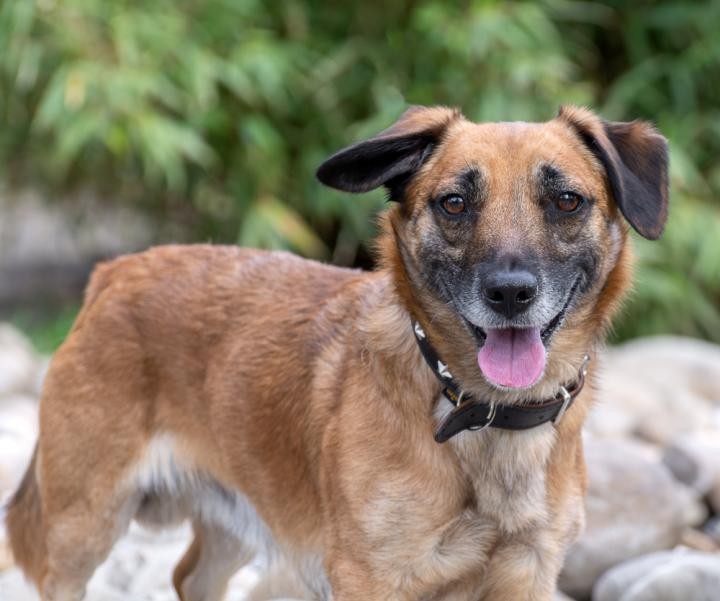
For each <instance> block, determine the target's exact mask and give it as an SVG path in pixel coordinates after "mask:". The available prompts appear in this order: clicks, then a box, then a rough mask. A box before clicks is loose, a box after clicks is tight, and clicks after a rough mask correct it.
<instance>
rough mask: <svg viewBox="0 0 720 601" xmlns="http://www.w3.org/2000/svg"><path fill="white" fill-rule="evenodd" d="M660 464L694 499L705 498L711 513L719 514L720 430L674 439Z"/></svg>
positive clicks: (700, 432) (705, 431) (704, 431)
mask: <svg viewBox="0 0 720 601" xmlns="http://www.w3.org/2000/svg"><path fill="white" fill-rule="evenodd" d="M663 463H665V465H667V467H668V468H669V469H670V471H671V472H672V473H673V475H674V476H675V477H676V478H677V479H678V480H680V481H681V482H683V483H684V484H687V485H688V486H690V487H691V488H693V489H694V490H695V491H696V493H697V494H698V495H701V496H702V495H708V496H709V500H710V503H711V505H712V506H713V509H714V510H715V512H720V429H712V430H702V431H698V432H694V433H692V434H685V435H681V436H679V437H677V438H676V439H675V440H674V441H673V443H672V444H671V445H670V446H669V447H668V448H667V449H665V452H664V454H663Z"/></svg>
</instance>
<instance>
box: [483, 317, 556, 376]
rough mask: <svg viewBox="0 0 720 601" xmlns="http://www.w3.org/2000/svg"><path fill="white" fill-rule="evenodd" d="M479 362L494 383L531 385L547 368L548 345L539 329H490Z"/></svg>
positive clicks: (484, 372)
mask: <svg viewBox="0 0 720 601" xmlns="http://www.w3.org/2000/svg"><path fill="white" fill-rule="evenodd" d="M478 365H479V366H480V369H481V370H482V372H483V374H485V377H486V378H487V379H488V380H490V381H491V382H492V383H493V384H497V385H499V386H506V387H508V388H528V387H530V386H532V385H533V384H535V382H537V381H538V379H539V378H540V376H541V375H542V372H543V369H545V347H544V346H543V343H542V340H541V338H540V329H539V328H527V329H522V330H521V329H515V328H508V329H502V330H490V329H488V330H487V338H486V339H485V344H484V345H483V347H482V348H481V349H480V351H479V352H478Z"/></svg>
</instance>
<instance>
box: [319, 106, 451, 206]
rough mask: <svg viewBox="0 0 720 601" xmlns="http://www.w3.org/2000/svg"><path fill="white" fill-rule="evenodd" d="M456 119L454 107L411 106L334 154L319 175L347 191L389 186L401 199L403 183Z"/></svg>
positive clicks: (392, 196) (334, 185)
mask: <svg viewBox="0 0 720 601" xmlns="http://www.w3.org/2000/svg"><path fill="white" fill-rule="evenodd" d="M456 119H460V113H459V112H458V111H457V110H455V109H449V108H446V107H431V108H428V107H420V106H416V107H412V108H410V109H408V110H407V111H405V113H404V114H403V115H402V117H400V119H399V120H398V121H397V122H396V123H395V124H394V125H392V126H391V127H390V128H388V129H386V130H385V131H383V132H381V133H379V134H378V135H377V136H375V137H373V138H370V139H369V140H365V141H364V142H358V143H357V144H353V145H352V146H349V147H348V148H345V149H344V150H341V151H340V152H338V153H336V154H334V155H333V156H331V157H330V158H329V159H327V160H326V161H325V162H324V163H323V164H322V165H320V167H319V168H318V170H317V178H318V179H319V180H320V181H321V182H322V183H323V184H325V185H326V186H330V187H332V188H337V189H338V190H343V191H345V192H367V191H369V190H373V189H375V188H378V187H380V186H387V187H388V189H389V190H390V197H391V199H392V200H399V199H400V196H401V194H402V189H403V187H404V184H406V183H407V181H408V180H409V178H410V177H411V176H412V174H413V173H415V171H417V170H418V169H419V168H420V166H421V165H422V164H423V163H424V162H425V161H426V160H427V158H428V157H429V156H430V154H431V152H432V150H433V148H434V147H435V146H436V145H437V144H438V143H439V142H440V140H441V138H442V136H443V134H444V133H445V130H446V129H447V127H448V125H450V123H452V122H453V121H455V120H456Z"/></svg>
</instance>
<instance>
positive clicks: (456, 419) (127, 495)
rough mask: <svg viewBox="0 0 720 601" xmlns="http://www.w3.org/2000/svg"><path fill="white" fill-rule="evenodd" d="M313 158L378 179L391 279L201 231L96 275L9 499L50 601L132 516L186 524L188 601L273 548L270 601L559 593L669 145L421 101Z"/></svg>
mask: <svg viewBox="0 0 720 601" xmlns="http://www.w3.org/2000/svg"><path fill="white" fill-rule="evenodd" d="M317 176H318V178H319V179H320V180H321V182H323V183H324V184H326V185H329V186H332V187H334V188H337V189H339V190H342V191H347V192H365V191H369V190H372V189H375V188H379V187H383V186H384V187H385V188H386V190H387V193H388V199H389V200H390V201H393V204H391V205H390V208H389V209H388V210H387V211H385V212H384V213H383V214H382V216H381V218H380V233H379V237H378V242H377V252H378V268H377V269H376V270H375V271H372V272H363V271H358V270H350V269H343V268H338V267H333V266H329V265H324V264H321V263H318V262H314V261H309V260H304V259H301V258H298V257H296V256H293V255H291V254H289V253H285V252H265V251H260V250H250V249H241V248H236V247H222V246H210V245H197V246H195V245H191V246H166V247H157V248H154V249H151V250H149V251H146V252H144V253H140V254H136V255H129V256H124V257H120V258H117V259H115V260H113V261H110V262H107V263H104V264H101V265H100V266H99V267H97V269H96V270H95V272H94V273H93V275H92V277H91V279H90V282H89V285H88V288H87V290H86V295H85V301H84V305H83V307H82V309H81V311H80V313H79V316H78V318H77V321H76V322H75V324H74V326H73V328H72V330H71V332H70V334H69V335H68V338H67V339H66V341H65V342H64V344H63V345H62V347H61V348H60V349H59V350H58V352H57V353H56V354H55V356H54V358H53V360H52V364H51V366H50V369H49V372H48V374H47V378H46V380H45V384H44V390H43V393H42V399H41V404H40V435H39V441H38V445H37V448H36V452H35V455H34V457H33V459H32V462H31V465H30V467H29V468H28V470H27V473H26V475H25V477H24V480H23V481H22V483H21V484H20V486H19V488H18V490H17V491H16V493H15V495H14V497H13V498H12V499H11V501H10V503H9V505H8V515H7V529H8V533H9V539H10V544H11V547H12V551H13V554H14V557H15V559H16V561H17V563H18V564H19V565H20V566H21V567H22V569H23V570H24V571H25V573H26V574H27V576H28V577H29V578H30V579H31V580H32V581H33V582H34V583H35V584H36V585H37V587H38V589H39V591H40V594H41V596H42V599H43V601H79V600H80V599H82V598H83V596H84V592H85V587H86V583H87V581H88V580H89V578H90V577H91V575H92V574H93V572H94V570H95V569H96V567H97V566H98V565H99V564H100V563H101V562H102V561H103V560H104V559H105V558H106V557H107V555H108V553H109V552H110V550H111V549H112V547H113V544H114V543H115V541H116V540H117V539H118V538H119V537H120V536H121V535H122V534H123V533H124V532H125V530H126V528H127V527H128V524H129V523H130V521H131V520H132V519H137V520H139V521H140V522H143V523H149V524H154V525H159V526H162V525H165V524H171V523H175V522H178V521H181V520H184V519H186V518H189V519H190V520H191V522H192V524H193V529H194V540H193V542H192V544H191V545H190V547H189V548H188V550H187V552H186V553H185V555H184V557H183V558H182V559H181V561H180V562H179V564H178V565H177V567H176V569H175V572H174V576H173V583H174V586H175V589H176V590H177V594H178V595H179V597H180V599H181V600H182V601H218V600H220V599H222V598H223V595H224V591H225V590H226V586H227V582H228V580H229V579H230V577H231V576H232V574H233V573H234V572H235V571H236V570H238V569H239V568H240V567H241V566H242V565H245V564H246V563H248V562H249V561H251V560H252V559H253V558H254V557H256V555H257V554H259V556H261V557H263V558H264V561H265V565H266V566H267V568H268V574H270V576H268V578H269V580H268V581H267V582H266V583H261V584H260V585H259V588H258V591H260V592H257V591H256V592H255V594H254V595H255V596H254V597H253V598H254V599H267V598H274V597H273V595H288V594H294V595H296V596H297V597H302V598H305V599H322V600H330V599H332V600H334V601H363V600H368V601H370V600H372V601H377V600H408V601H410V600H412V601H418V600H421V601H440V600H442V601H477V600H478V599H482V600H487V601H505V600H507V601H518V600H522V601H549V600H551V599H552V598H553V595H554V593H555V588H556V580H557V576H558V573H559V571H560V569H561V566H562V563H563V556H564V553H565V552H566V550H567V548H568V545H569V544H570V543H571V542H572V541H573V539H574V538H575V537H576V536H577V534H578V532H579V531H580V530H581V529H582V527H583V521H584V513H583V494H584V490H585V479H586V476H585V467H584V460H583V450H582V443H581V426H582V424H583V421H584V419H585V417H586V414H587V412H588V409H589V407H590V405H591V392H590V386H585V387H583V384H584V383H585V380H586V379H587V380H592V378H593V376H594V370H593V362H592V359H593V358H594V357H595V355H596V353H597V351H598V348H599V346H600V345H601V344H602V340H603V337H604V335H605V332H606V330H607V328H608V326H609V324H610V320H611V317H612V316H613V314H614V313H615V311H616V310H617V308H618V306H619V304H620V303H621V300H622V298H623V295H624V293H625V291H626V290H627V288H628V286H629V283H630V279H631V262H632V261H631V249H630V245H629V244H628V231H629V226H632V227H633V228H634V229H635V230H637V232H639V234H641V235H642V236H644V237H646V238H649V239H655V238H657V237H659V236H660V234H661V232H662V230H663V227H664V224H665V221H666V218H667V211H668V152H667V143H666V140H665V138H663V137H662V135H660V134H659V133H658V132H657V131H656V130H655V129H654V128H653V126H652V125H650V124H648V123H646V122H642V121H634V122H627V123H626V122H622V123H621V122H606V121H603V120H601V119H600V118H599V117H597V116H596V115H595V114H594V113H592V112H591V111H589V110H587V109H584V108H577V107H564V108H562V109H561V110H560V112H559V114H558V115H557V116H556V117H555V118H553V119H552V120H550V121H548V122H545V123H524V122H508V123H483V124H477V123H473V122H471V121H469V120H467V119H466V118H465V117H463V116H462V114H461V113H460V112H459V111H457V110H453V109H450V108H445V107H431V108H426V107H416V108H412V109H410V110H408V111H407V112H406V113H405V114H404V115H402V117H401V118H400V119H399V120H398V121H397V122H396V123H395V124H394V125H392V126H391V127H390V128H389V129H387V130H385V131H384V132H382V133H380V134H378V135H377V136H375V137H373V138H371V139H369V140H365V141H362V142H359V143H356V144H354V145H352V146H350V147H348V148H346V149H345V150H342V151H340V152H338V153H337V154H335V155H333V156H331V157H330V158H329V159H328V160H327V161H326V162H324V163H323V164H322V165H321V166H320V168H319V169H318V172H317ZM628 224H629V226H628ZM588 361H590V363H589V364H588ZM278 573H282V574H284V575H285V576H286V577H287V578H290V579H291V580H292V581H293V586H296V587H299V589H298V590H295V591H294V592H288V591H278V590H273V586H274V585H273V581H272V574H278Z"/></svg>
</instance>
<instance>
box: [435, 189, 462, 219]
mask: <svg viewBox="0 0 720 601" xmlns="http://www.w3.org/2000/svg"><path fill="white" fill-rule="evenodd" d="M440 204H441V205H442V208H443V209H444V210H445V212H446V213H448V214H449V215H459V214H460V213H463V212H464V211H465V200H464V199H463V197H462V196H459V195H458V194H451V195H450V196H446V197H445V198H443V199H442V201H441V203H440Z"/></svg>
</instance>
